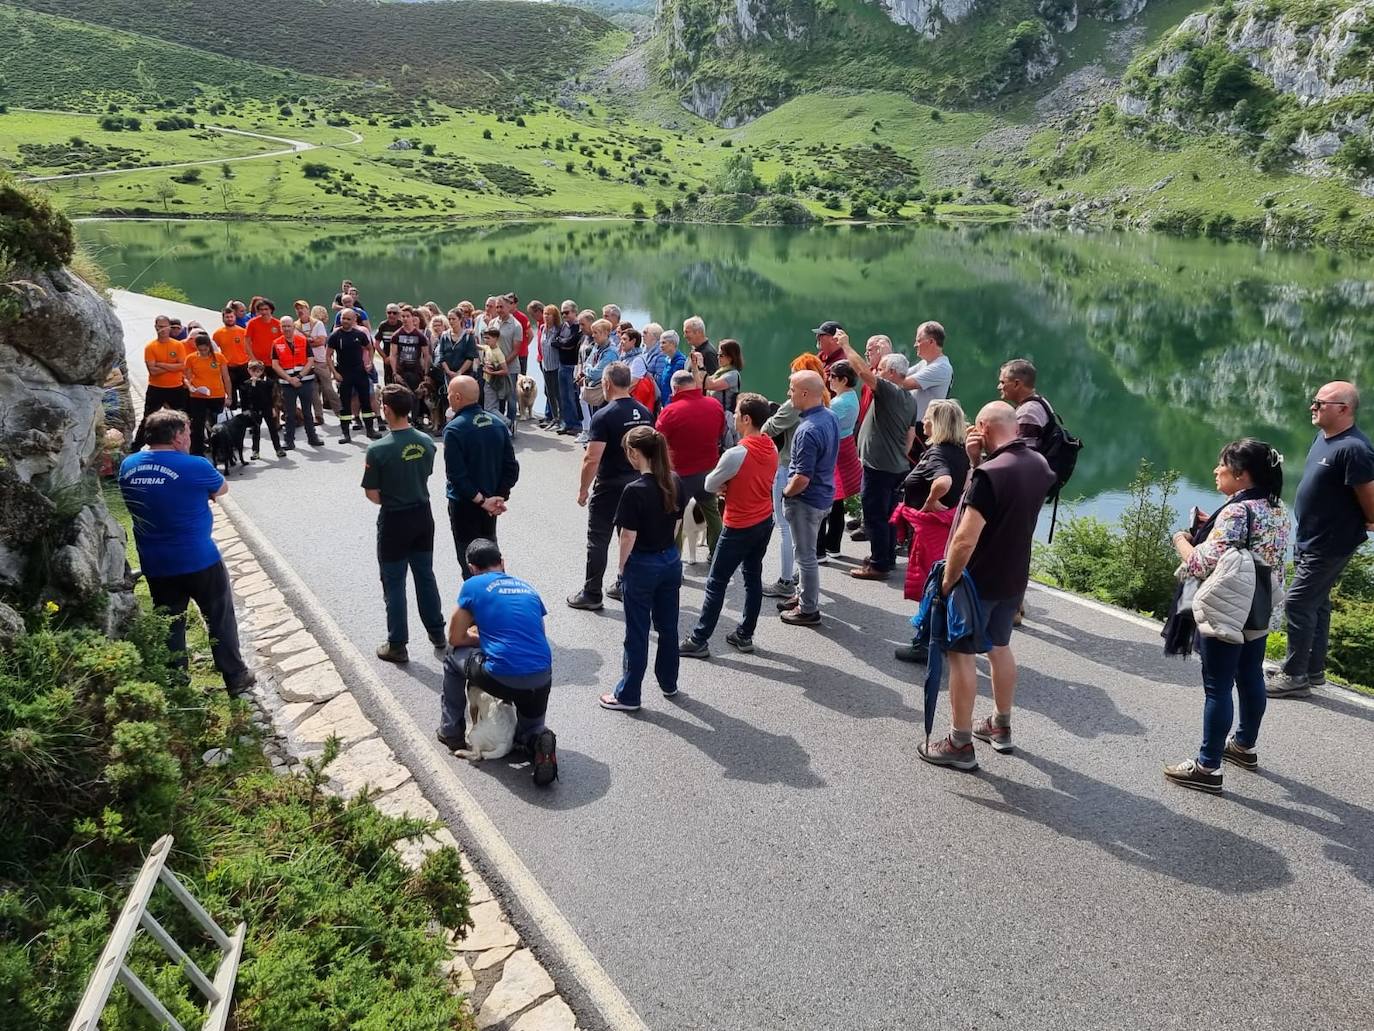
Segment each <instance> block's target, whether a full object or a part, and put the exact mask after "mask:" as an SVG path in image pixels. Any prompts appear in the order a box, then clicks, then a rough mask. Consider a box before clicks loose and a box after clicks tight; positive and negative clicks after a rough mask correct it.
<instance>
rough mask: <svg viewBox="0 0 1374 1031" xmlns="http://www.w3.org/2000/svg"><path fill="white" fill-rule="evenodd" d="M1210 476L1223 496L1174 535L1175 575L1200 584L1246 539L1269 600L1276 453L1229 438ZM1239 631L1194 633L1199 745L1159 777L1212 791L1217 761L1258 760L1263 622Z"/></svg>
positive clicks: (1275, 553) (1279, 519)
mask: <svg viewBox="0 0 1374 1031" xmlns="http://www.w3.org/2000/svg"><path fill="white" fill-rule="evenodd" d="M1213 475H1214V476H1215V477H1216V484H1217V490H1219V491H1221V493H1222V494H1224V495H1226V501H1225V503H1224V504H1223V505H1222V506H1221V507H1220V508H1219V509H1217V511H1216V512H1215V513H1213V515H1212V516H1211V517H1210V518H1205V519H1204V518H1203V516H1202V514H1201V513H1199V514H1198V517H1197V522H1198V524H1199V525H1197V526H1196V527H1195V528H1194V529H1193V530H1191V531H1189V530H1180V531H1179V532H1178V533H1176V534H1175V535H1174V541H1173V543H1174V549H1175V550H1176V551H1177V552H1178V557H1179V559H1180V560H1181V561H1182V566H1181V567H1180V573H1181V574H1182V576H1183V577H1184V578H1185V581H1186V580H1187V579H1191V580H1193V581H1195V582H1197V583H1201V582H1202V581H1204V580H1206V579H1207V578H1208V577H1209V576H1211V575H1212V573H1213V572H1214V571H1215V570H1216V568H1217V563H1218V562H1219V561H1220V559H1221V556H1222V554H1223V553H1224V552H1225V551H1226V549H1227V548H1232V547H1234V548H1244V547H1246V546H1247V541H1248V542H1249V545H1248V546H1249V548H1250V550H1251V551H1252V552H1253V553H1254V554H1255V556H1256V558H1257V559H1258V560H1259V561H1260V562H1262V563H1264V564H1265V565H1267V566H1268V567H1269V568H1270V569H1271V570H1272V571H1273V576H1274V579H1275V584H1274V587H1275V592H1274V597H1275V599H1276V600H1277V599H1278V598H1280V597H1281V596H1282V591H1281V588H1282V579H1283V568H1284V554H1285V552H1286V551H1287V550H1288V536H1289V532H1290V530H1291V526H1292V522H1291V520H1290V519H1289V515H1288V510H1287V509H1285V508H1284V506H1283V502H1282V501H1281V500H1280V495H1281V494H1282V493H1283V456H1282V455H1280V454H1279V453H1278V452H1277V451H1275V450H1274V449H1273V448H1272V447H1270V446H1269V445H1268V444H1266V443H1264V442H1263V441H1260V440H1253V439H1249V438H1247V439H1245V440H1237V441H1233V442H1232V443H1230V444H1227V445H1226V446H1225V447H1224V448H1222V449H1221V456H1220V458H1219V459H1218V461H1217V467H1216V469H1214V470H1213ZM1171 622H1172V619H1171ZM1243 636H1244V638H1245V640H1244V642H1243V643H1239V644H1232V643H1230V642H1228V641H1223V640H1221V639H1220V638H1217V637H1208V636H1205V635H1201V634H1200V635H1199V637H1198V651H1199V653H1200V654H1201V657H1202V686H1203V690H1204V691H1205V692H1206V696H1207V697H1206V701H1205V702H1204V703H1203V708H1202V747H1201V748H1200V749H1199V751H1198V757H1197V758H1196V759H1186V760H1184V761H1183V762H1181V763H1176V764H1174V765H1172V766H1166V767H1164V776H1165V777H1166V778H1168V779H1169V780H1171V781H1173V782H1174V783H1175V784H1179V785H1182V786H1183V787H1186V788H1192V789H1193V790H1195V791H1206V792H1210V793H1212V794H1220V793H1221V763H1222V760H1223V759H1224V760H1226V761H1227V762H1229V763H1232V764H1233V765H1236V766H1239V767H1241V768H1242V769H1247V770H1253V769H1256V768H1258V766H1259V757H1258V755H1257V753H1256V751H1255V745H1256V743H1257V742H1258V740H1259V732H1260V721H1261V720H1262V719H1263V718H1264V706H1265V694H1264V646H1265V642H1266V641H1267V640H1268V637H1269V628H1266V629H1264V630H1246V631H1244V633H1243ZM1233 688H1234V689H1235V690H1236V692H1237V694H1238V695H1239V698H1240V722H1239V724H1238V725H1237V726H1236V728H1235V733H1234V734H1233V735H1231V736H1229V737H1228V736H1227V735H1228V734H1230V732H1231V726H1232V721H1233V719H1234V716H1235V705H1234V703H1233V700H1232V697H1231V693H1232V689H1233Z"/></svg>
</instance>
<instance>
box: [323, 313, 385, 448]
mask: <svg viewBox="0 0 1374 1031" xmlns="http://www.w3.org/2000/svg"><path fill="white" fill-rule="evenodd" d="M325 347H326V348H327V352H326V353H327V354H328V355H329V375H331V376H332V377H334V382H335V383H337V384H338V385H339V429H340V430H342V433H341V435H340V436H339V443H341V444H347V443H348V442H349V441H350V440H352V439H353V438H352V433H351V430H352V427H353V399H354V398H355V397H356V398H357V402H358V411H359V413H360V414H361V415H362V419H363V425H364V426H366V427H367V437H368V439H369V440H375V439H377V437H379V436H380V435H381V434H379V433H378V432H377V429H376V424H375V421H374V419H375V417H374V416H373V414H372V381H371V380H370V379H369V378H368V375H367V369H368V366H369V365H371V364H372V338H371V337H369V336H368V335H367V331H366V330H363V329H359V328H358V316H357V315H356V314H355V313H354V311H353V309H352V308H345V309H344V310H343V311H342V312H340V313H339V328H338V329H336V330H334V332H333V333H330V334H329V338H328V339H327V340H326V341H325Z"/></svg>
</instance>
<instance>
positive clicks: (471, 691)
mask: <svg viewBox="0 0 1374 1031" xmlns="http://www.w3.org/2000/svg"><path fill="white" fill-rule="evenodd" d="M515 721H516V712H515V706H514V705H513V704H512V703H511V702H503V701H501V700H500V699H499V698H495V697H493V696H492V695H489V694H487V692H485V691H483V690H482V689H481V688H480V687H478V686H477V685H476V684H468V739H467V747H466V748H460V749H458V750H457V751H456V752H454V753H453V754H454V755H456V756H459V757H460V758H463V759H470V760H471V761H472V762H481V761H482V760H483V759H500V758H502V757H504V756H505V755H507V754H508V753H509V752H510V750H511V749H512V748H514V747H515Z"/></svg>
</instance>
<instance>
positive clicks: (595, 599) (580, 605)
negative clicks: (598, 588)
mask: <svg viewBox="0 0 1374 1031" xmlns="http://www.w3.org/2000/svg"><path fill="white" fill-rule="evenodd" d="M568 608H570V609H582V610H584V611H586V612H599V611H601V595H599V594H588V593H587V592H586V591H578V592H577V593H576V594H570V595H568Z"/></svg>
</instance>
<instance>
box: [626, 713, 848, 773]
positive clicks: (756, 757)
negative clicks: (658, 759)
mask: <svg viewBox="0 0 1374 1031" xmlns="http://www.w3.org/2000/svg"><path fill="white" fill-rule="evenodd" d="M674 702H675V704H676V706H677V707H678V708H679V709H681V710H682V711H683V712H685V713H687V714H688V715H690V716H693V717H695V718H696V719H697V720H700V721H701V723H705V724H706V726H704V727H703V726H700V725H699V724H697V723H694V722H692V721H690V720H685V719H682V718H681V717H680V716H677V715H674V713H673V712H672V711H671V710H668V709H641V710H640V711H639V712H638V713H636V714H635V716H634V718H637V719H640V720H643V721H644V722H645V723H652V724H653V725H654V726H656V727H661V728H663V729H664V730H667V731H669V732H670V733H673V734H676V735H677V736H678V737H680V738H682V740H684V741H686V742H687V743H688V744H689V745H691V746H692V747H694V748H696V749H698V750H699V751H700V752H701V753H702V755H704V756H706V758H708V759H710V760H711V761H712V762H714V763H716V764H717V765H718V766H720V768H721V769H722V770H724V771H725V776H726V777H727V778H728V779H730V780H742V781H748V782H749V783H751V784H785V785H787V786H788V787H793V788H823V787H825V781H824V780H822V779H821V777H819V776H818V775H817V774H816V772H815V771H814V770H812V769H811V756H810V754H809V753H808V752H807V751H806V750H805V749H803V748H802V746H801V745H799V744H798V743H797V739H796V738H794V737H791V736H785V735H782V734H774V733H772V732H770V731H767V730H761V729H760V728H758V727H755V726H753V725H751V724H749V723H746V722H745V721H744V720H740V719H735V717H733V716H727V715H726V714H725V713H723V712H721V711H720V710H719V709H716V708H714V707H712V706H710V705H707V704H706V703H705V702H703V701H701V700H699V699H696V698H692V697H690V696H687V695H685V694H684V695H679V696H678V697H677V698H676V699H675V700H674Z"/></svg>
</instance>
